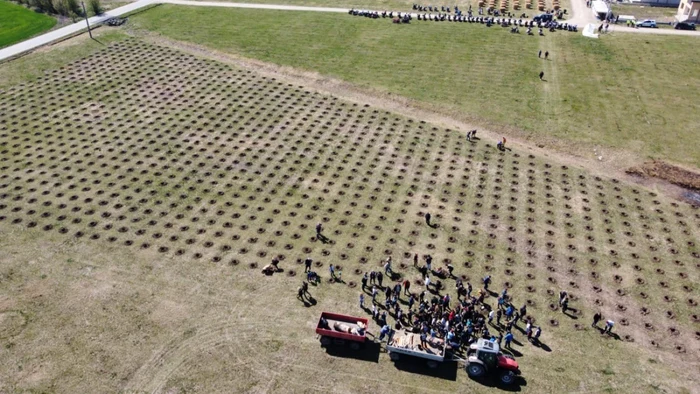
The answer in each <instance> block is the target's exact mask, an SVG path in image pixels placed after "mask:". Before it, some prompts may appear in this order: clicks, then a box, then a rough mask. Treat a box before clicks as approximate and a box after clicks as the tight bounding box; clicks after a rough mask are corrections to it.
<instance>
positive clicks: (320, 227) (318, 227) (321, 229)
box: [316, 223, 323, 238]
mask: <svg viewBox="0 0 700 394" xmlns="http://www.w3.org/2000/svg"><path fill="white" fill-rule="evenodd" d="M322 231H323V225H322V224H321V223H318V224H317V225H316V237H318V238H320V237H322V235H321V232H322Z"/></svg>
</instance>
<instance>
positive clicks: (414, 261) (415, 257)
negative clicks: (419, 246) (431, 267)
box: [413, 253, 418, 267]
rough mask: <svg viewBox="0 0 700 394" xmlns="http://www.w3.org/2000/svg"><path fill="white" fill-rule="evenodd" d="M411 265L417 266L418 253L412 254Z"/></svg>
mask: <svg viewBox="0 0 700 394" xmlns="http://www.w3.org/2000/svg"><path fill="white" fill-rule="evenodd" d="M413 266H414V267H417V266H418V253H416V254H415V255H413Z"/></svg>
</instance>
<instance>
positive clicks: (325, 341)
mask: <svg viewBox="0 0 700 394" xmlns="http://www.w3.org/2000/svg"><path fill="white" fill-rule="evenodd" d="M330 344H331V339H330V338H328V337H321V346H328V345H330Z"/></svg>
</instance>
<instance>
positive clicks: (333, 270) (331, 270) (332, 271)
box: [328, 264, 335, 279]
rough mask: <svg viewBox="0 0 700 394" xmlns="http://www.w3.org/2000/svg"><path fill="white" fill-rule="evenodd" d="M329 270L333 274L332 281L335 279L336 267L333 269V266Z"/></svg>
mask: <svg viewBox="0 0 700 394" xmlns="http://www.w3.org/2000/svg"><path fill="white" fill-rule="evenodd" d="M328 270H329V271H330V273H331V279H335V267H333V264H331V265H330V266H329V267H328Z"/></svg>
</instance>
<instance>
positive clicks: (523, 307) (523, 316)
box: [520, 304, 527, 320]
mask: <svg viewBox="0 0 700 394" xmlns="http://www.w3.org/2000/svg"><path fill="white" fill-rule="evenodd" d="M526 315H527V304H523V306H522V308H520V318H522V319H523V320H525V316H526Z"/></svg>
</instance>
